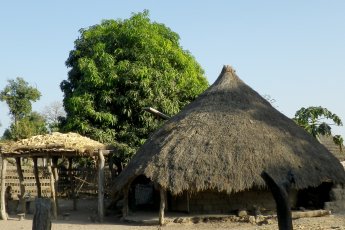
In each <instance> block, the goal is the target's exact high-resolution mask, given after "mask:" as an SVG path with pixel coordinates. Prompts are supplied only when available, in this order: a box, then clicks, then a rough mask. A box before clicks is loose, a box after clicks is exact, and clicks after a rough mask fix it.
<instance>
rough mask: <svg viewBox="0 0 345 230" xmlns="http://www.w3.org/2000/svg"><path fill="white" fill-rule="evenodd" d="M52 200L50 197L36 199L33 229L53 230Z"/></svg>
mask: <svg viewBox="0 0 345 230" xmlns="http://www.w3.org/2000/svg"><path fill="white" fill-rule="evenodd" d="M50 210H51V201H50V199H43V198H36V199H35V214H34V218H33V221H32V230H51V228H52V222H51V214H50Z"/></svg>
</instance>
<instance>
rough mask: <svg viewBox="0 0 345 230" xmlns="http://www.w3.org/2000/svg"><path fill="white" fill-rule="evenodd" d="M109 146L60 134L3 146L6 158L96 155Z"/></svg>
mask: <svg viewBox="0 0 345 230" xmlns="http://www.w3.org/2000/svg"><path fill="white" fill-rule="evenodd" d="M106 148H107V146H106V145H104V144H102V143H100V142H98V141H94V140H92V139H90V138H87V137H84V136H81V135H79V134H77V133H58V132H54V133H51V134H45V135H37V136H33V137H31V138H28V139H22V140H19V141H16V142H8V143H5V144H3V145H2V146H1V154H2V155H3V156H4V157H16V156H38V157H44V156H53V155H67V156H68V155H70V156H73V155H78V156H90V155H94V154H95V153H96V152H97V151H98V150H99V149H102V150H103V149H106Z"/></svg>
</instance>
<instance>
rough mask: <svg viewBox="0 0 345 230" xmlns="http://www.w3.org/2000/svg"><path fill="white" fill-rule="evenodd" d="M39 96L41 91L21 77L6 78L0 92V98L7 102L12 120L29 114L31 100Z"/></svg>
mask: <svg viewBox="0 0 345 230" xmlns="http://www.w3.org/2000/svg"><path fill="white" fill-rule="evenodd" d="M40 97H41V93H40V92H39V91H38V90H37V89H36V88H34V87H32V86H30V85H29V83H28V82H26V81H25V80H24V79H23V78H21V77H17V78H16V80H8V85H7V86H6V87H5V88H4V89H3V90H2V91H1V92H0V100H1V101H5V102H6V103H7V105H8V107H9V110H10V114H11V116H12V118H13V119H14V121H16V120H18V119H20V118H23V117H24V116H25V115H27V114H29V113H30V112H31V110H32V106H31V102H35V101H37V100H38V99H40Z"/></svg>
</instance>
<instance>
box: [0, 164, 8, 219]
mask: <svg viewBox="0 0 345 230" xmlns="http://www.w3.org/2000/svg"><path fill="white" fill-rule="evenodd" d="M6 166H7V159H6V158H2V169H1V200H0V203H1V208H0V215H1V219H3V220H7V218H8V216H7V212H6V201H5V191H6V188H5V183H6Z"/></svg>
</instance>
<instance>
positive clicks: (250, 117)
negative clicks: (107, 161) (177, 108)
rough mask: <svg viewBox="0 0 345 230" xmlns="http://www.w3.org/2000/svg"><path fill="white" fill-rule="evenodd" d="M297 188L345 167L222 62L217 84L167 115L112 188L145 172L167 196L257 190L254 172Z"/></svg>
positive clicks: (259, 183)
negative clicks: (289, 175)
mask: <svg viewBox="0 0 345 230" xmlns="http://www.w3.org/2000/svg"><path fill="white" fill-rule="evenodd" d="M263 170H266V171H267V172H269V173H270V174H271V175H272V176H273V177H274V179H275V180H277V181H282V180H285V178H286V175H287V172H288V171H289V170H292V172H293V173H294V175H295V177H296V185H295V186H296V188H297V189H301V188H306V187H309V186H318V185H320V184H321V183H322V182H324V181H329V180H332V181H333V182H340V183H344V182H345V171H344V169H343V167H342V165H341V164H340V162H339V160H338V159H336V158H335V157H334V156H333V155H332V154H331V153H330V152H329V151H328V150H327V149H326V148H325V147H324V146H323V145H321V144H320V143H319V142H318V141H317V140H316V139H315V138H314V137H312V136H311V135H309V134H308V133H306V132H305V131H304V130H303V129H302V128H300V127H299V126H297V125H296V124H295V123H294V121H292V120H291V119H289V118H288V117H286V116H285V115H283V114H282V113H280V112H279V111H277V110H276V109H275V108H273V107H272V106H271V104H270V103H268V102H267V101H266V100H265V99H264V98H262V97H261V96H260V95H259V94H258V93H257V92H255V91H254V90H253V89H251V88H250V87H249V86H248V85H246V84H245V83H244V82H243V81H241V80H240V79H239V78H238V76H237V75H236V73H235V71H234V70H233V69H232V68H231V67H228V66H225V67H224V68H223V70H222V72H221V74H220V76H219V77H218V79H217V80H216V82H215V83H214V84H213V85H212V86H211V87H210V88H209V89H208V90H206V91H205V92H204V93H203V94H201V95H200V96H199V97H198V98H197V99H196V100H195V101H194V102H192V103H190V104H189V105H188V106H186V107H185V108H184V109H183V110H182V111H181V112H180V113H178V114H177V115H176V116H174V117H172V118H171V119H170V120H168V121H167V122H166V123H165V124H164V125H163V126H162V128H160V129H159V130H157V131H156V132H155V133H153V135H151V136H150V137H149V139H148V140H147V141H146V142H145V144H144V145H143V146H142V147H141V148H140V149H139V151H138V152H137V154H136V155H135V156H134V157H133V158H132V160H131V161H130V163H129V164H128V166H127V167H126V168H125V169H124V171H123V172H122V173H121V174H120V175H119V177H118V179H117V181H116V182H115V186H116V189H117V190H120V189H122V188H123V187H124V186H125V185H127V184H128V183H130V182H131V181H132V180H133V179H134V178H135V177H137V176H138V175H145V176H146V177H148V178H150V179H151V180H152V181H154V182H156V183H158V184H159V185H161V186H162V187H163V188H166V189H167V190H170V191H171V192H172V193H173V194H177V193H180V192H182V191H183V190H189V191H192V192H193V191H194V192H195V191H200V190H206V189H215V190H218V191H225V192H227V193H232V192H238V191H243V190H247V189H251V188H252V187H253V186H256V187H263V186H265V185H264V181H263V180H262V179H261V177H260V174H261V172H262V171H263Z"/></svg>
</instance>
